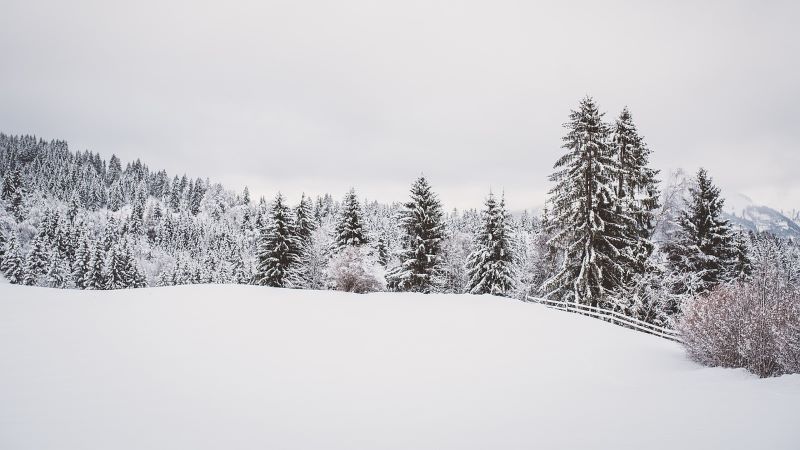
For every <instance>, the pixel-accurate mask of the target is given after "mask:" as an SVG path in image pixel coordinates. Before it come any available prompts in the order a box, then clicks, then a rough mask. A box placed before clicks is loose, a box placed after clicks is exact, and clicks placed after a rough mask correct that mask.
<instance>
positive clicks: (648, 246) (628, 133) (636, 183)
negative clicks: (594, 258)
mask: <svg viewBox="0 0 800 450" xmlns="http://www.w3.org/2000/svg"><path fill="white" fill-rule="evenodd" d="M610 149H611V156H612V158H613V159H615V160H616V163H617V174H616V175H617V185H616V192H615V193H616V206H617V212H618V213H620V214H625V215H626V216H629V217H630V218H632V219H633V221H632V222H630V225H631V229H630V230H628V233H627V234H629V235H630V236H632V237H634V238H635V242H634V243H633V245H629V246H627V247H623V248H620V251H624V252H627V253H628V254H629V255H630V260H629V261H630V262H631V263H632V265H631V267H628V268H627V273H626V274H625V276H626V278H627V279H628V280H630V279H631V278H632V277H633V276H635V274H641V273H644V272H645V271H647V270H648V268H647V261H648V258H649V257H650V255H651V254H652V253H653V249H654V246H653V243H652V242H651V240H650V238H651V236H652V234H653V230H654V223H653V217H654V212H655V210H656V209H657V208H658V207H659V206H660V205H659V200H658V197H659V195H660V193H659V190H658V180H657V179H656V176H657V175H658V171H657V170H654V169H651V168H650V167H648V165H649V162H650V153H651V151H650V149H649V148H648V147H647V145H646V144H645V142H644V139H643V138H642V137H641V136H639V132H638V131H637V129H636V125H635V124H634V123H633V117H632V116H631V113H630V111H629V110H628V108H627V107H626V108H624V109H623V110H622V113H621V114H620V116H619V118H618V119H617V121H616V123H615V124H614V132H613V135H612V143H611V146H610Z"/></svg>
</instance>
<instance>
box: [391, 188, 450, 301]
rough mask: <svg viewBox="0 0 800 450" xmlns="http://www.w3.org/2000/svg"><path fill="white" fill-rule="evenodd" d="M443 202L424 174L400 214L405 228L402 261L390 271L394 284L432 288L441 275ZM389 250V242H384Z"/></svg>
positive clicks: (406, 288) (419, 289) (403, 287)
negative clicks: (387, 243)
mask: <svg viewBox="0 0 800 450" xmlns="http://www.w3.org/2000/svg"><path fill="white" fill-rule="evenodd" d="M442 217H443V213H442V205H441V203H440V202H439V199H438V198H437V197H436V194H434V193H433V191H432V190H431V186H430V184H428V181H427V180H426V179H425V177H424V176H421V177H419V178H418V179H417V180H416V181H415V182H414V184H413V185H412V186H411V199H410V201H409V202H407V203H406V204H405V205H404V209H403V210H402V211H401V212H400V214H399V217H398V219H399V224H400V227H401V229H402V230H403V233H404V236H403V240H402V244H403V250H402V254H401V256H400V265H398V266H397V267H394V268H392V270H391V271H390V272H389V273H388V275H387V280H388V283H389V286H390V288H392V289H395V290H400V291H414V292H425V293H429V292H432V291H433V290H434V288H435V286H436V284H437V282H439V281H440V280H439V277H440V275H441V262H442V261H441V259H442V257H441V253H442V239H444V223H443V222H442ZM383 247H384V252H385V244H384V245H383Z"/></svg>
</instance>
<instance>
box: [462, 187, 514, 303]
mask: <svg viewBox="0 0 800 450" xmlns="http://www.w3.org/2000/svg"><path fill="white" fill-rule="evenodd" d="M482 216H483V217H482V219H483V221H482V222H483V223H482V224H481V227H480V229H479V230H478V231H477V233H476V235H475V247H474V250H473V252H472V253H471V254H470V255H469V258H468V259H467V276H468V277H469V282H468V284H467V292H469V293H470V294H492V295H503V296H508V295H511V293H512V291H513V290H514V285H515V281H516V266H515V261H514V252H513V247H514V231H513V229H512V228H511V217H510V215H509V214H508V212H506V207H505V199H504V198H502V197H501V200H500V203H498V202H497V201H496V200H495V199H494V195H493V194H492V193H491V192H490V193H489V196H488V197H487V199H486V203H485V209H484V210H483V212H482Z"/></svg>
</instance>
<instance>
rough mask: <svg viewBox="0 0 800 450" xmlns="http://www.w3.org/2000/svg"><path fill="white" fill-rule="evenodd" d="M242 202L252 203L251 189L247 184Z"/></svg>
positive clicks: (245, 203)
mask: <svg viewBox="0 0 800 450" xmlns="http://www.w3.org/2000/svg"><path fill="white" fill-rule="evenodd" d="M242 204H244V205H249V204H250V189H247V186H245V187H244V192H242Z"/></svg>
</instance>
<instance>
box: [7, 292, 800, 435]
mask: <svg viewBox="0 0 800 450" xmlns="http://www.w3.org/2000/svg"><path fill="white" fill-rule="evenodd" d="M798 419H800V376H784V377H779V378H774V379H763V380H761V379H758V378H756V377H755V376H753V375H750V374H748V373H746V372H745V371H744V370H743V369H741V370H731V369H709V368H703V367H700V366H698V365H696V364H693V363H691V362H689V361H688V360H687V358H686V357H685V355H684V352H683V350H682V349H681V348H680V346H679V345H678V344H675V343H672V342H669V341H666V340H663V339H660V338H657V337H653V336H650V335H645V334H640V333H637V332H635V331H631V330H627V329H623V328H619V327H616V326H613V325H609V324H606V323H604V322H601V321H598V320H596V319H591V318H587V317H581V316H576V315H573V314H569V313H564V312H560V311H554V310H549V309H546V308H545V307H543V306H540V305H534V304H526V303H521V302H518V301H512V300H506V299H502V298H497V297H490V296H482V297H478V296H469V295H428V296H426V295H417V294H386V293H383V294H370V295H356V294H344V293H338V292H319V291H295V290H283V289H271V288H260V287H253V286H213V285H212V286H182V287H173V288H155V289H140V290H126V291H111V292H97V291H69V290H52V289H45V288H29V287H22V286H15V285H9V284H3V285H0V447H2V448H4V449H9V450H21V449H37V450H45V449H59V450H64V449H150V450H152V449H220V448H225V449H265V448H273V449H278V448H279V449H411V448H413V449H516V448H519V449H523V448H525V449H530V448H548V449H553V448H564V449H581V448H585V449H595V448H596V449H609V448H614V449H624V448H630V449H641V448H648V449H662V448H663V449H691V448H696V449H712V448H720V449H738V448H740V449H753V448H765V449H766V448H769V449H781V448H785V449H796V448H798V445H800V428H798V425H797V424H798Z"/></svg>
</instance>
